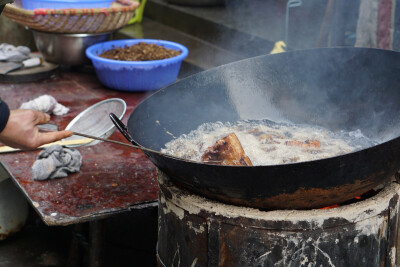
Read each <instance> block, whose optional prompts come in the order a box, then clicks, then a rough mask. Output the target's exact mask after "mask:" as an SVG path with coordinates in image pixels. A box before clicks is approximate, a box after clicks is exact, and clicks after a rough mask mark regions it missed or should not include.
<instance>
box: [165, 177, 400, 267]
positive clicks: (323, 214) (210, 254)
mask: <svg viewBox="0 0 400 267" xmlns="http://www.w3.org/2000/svg"><path fill="white" fill-rule="evenodd" d="M158 182H159V189H160V190H159V211H158V213H159V218H158V219H159V232H158V245H157V259H158V263H159V266H308V264H310V263H311V264H316V266H397V230H398V211H399V194H400V185H399V184H398V183H396V182H392V183H390V184H388V185H386V186H385V187H384V188H383V189H382V190H381V191H380V192H379V193H377V194H376V195H374V196H372V197H370V198H367V199H365V200H362V201H360V202H357V203H353V204H349V205H344V206H340V207H338V208H333V209H313V210H275V211H260V210H258V209H253V208H247V207H239V206H233V205H227V204H223V203H219V202H216V201H213V200H209V199H206V198H204V197H201V196H198V195H195V194H193V193H190V192H188V191H186V190H183V189H180V188H178V187H176V186H175V185H174V184H173V183H172V182H171V181H170V179H169V178H168V177H167V176H166V175H165V174H164V173H162V172H161V171H158Z"/></svg>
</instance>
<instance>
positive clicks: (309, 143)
mask: <svg viewBox="0 0 400 267" xmlns="http://www.w3.org/2000/svg"><path fill="white" fill-rule="evenodd" d="M285 145H287V146H298V147H303V148H320V147H321V142H320V141H318V140H306V141H304V142H301V141H297V140H293V141H286V142H285Z"/></svg>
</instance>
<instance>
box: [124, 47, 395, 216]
mask: <svg viewBox="0 0 400 267" xmlns="http://www.w3.org/2000/svg"><path fill="white" fill-rule="evenodd" d="M241 119H269V120H272V121H291V122H293V123H306V124H312V125H319V126H322V127H325V128H328V129H330V130H332V131H339V130H345V131H355V130H357V129H360V130H361V132H362V133H363V134H364V135H365V136H367V137H369V138H371V139H373V140H376V141H378V142H379V144H378V145H376V146H372V147H369V148H366V149H363V150H360V151H356V152H353V153H349V154H345V155H341V156H337V157H332V158H327V159H321V160H315V161H308V162H301V163H294V164H286V165H274V166H254V167H238V166H217V165H207V164H203V163H196V162H190V161H185V160H181V159H175V158H171V157H168V156H166V155H164V154H160V153H153V152H151V151H144V153H145V154H146V155H147V157H148V158H149V159H150V160H151V161H152V162H153V163H154V164H155V165H156V166H157V167H158V168H160V169H161V170H162V171H163V172H165V173H166V174H167V175H169V176H170V177H171V179H172V180H173V181H174V182H175V183H176V184H177V185H179V186H182V187H184V188H187V189H188V190H190V191H192V192H194V193H197V194H200V195H203V196H205V197H208V198H211V199H215V200H219V201H222V202H225V203H230V204H235V205H242V206H249V207H256V208H260V209H308V208H318V207H323V206H328V205H331V204H338V203H342V202H344V201H347V200H349V199H351V198H353V197H355V196H358V195H361V194H363V193H365V192H367V191H369V190H370V189H372V188H374V187H376V186H378V185H381V184H383V183H384V182H386V181H388V180H390V177H391V176H392V175H393V174H394V173H395V172H396V171H397V170H398V169H399V168H400V138H399V135H400V53H397V52H393V51H385V50H378V49H367V48H324V49H311V50H304V51H293V52H286V53H281V54H274V55H265V56H259V57H255V58H251V59H246V60H243V61H239V62H235V63H232V64H228V65H225V66H221V67H218V68H215V69H211V70H208V71H205V72H202V73H199V74H196V75H193V76H191V77H188V78H186V79H183V80H180V81H178V82H176V83H175V84H172V85H170V86H168V87H166V88H164V89H162V90H160V91H158V92H157V93H155V94H154V95H152V96H151V97H149V98H148V99H146V100H145V101H144V102H142V103H141V104H140V105H139V106H138V107H137V108H136V109H135V110H134V111H133V112H132V113H131V115H130V117H129V120H128V125H127V128H128V131H129V133H130V135H131V136H132V138H133V141H134V143H135V142H136V143H137V144H139V145H140V146H143V147H145V148H149V149H152V150H156V151H159V150H160V149H161V148H163V147H164V144H165V143H167V142H168V141H170V140H171V139H173V138H174V137H178V136H180V135H181V134H184V133H188V132H190V131H191V130H194V129H196V128H197V127H198V126H199V125H200V124H202V123H205V122H215V121H221V122H227V121H230V122H234V121H237V120H241Z"/></svg>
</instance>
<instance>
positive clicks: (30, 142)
mask: <svg viewBox="0 0 400 267" xmlns="http://www.w3.org/2000/svg"><path fill="white" fill-rule="evenodd" d="M49 120H50V116H49V115H48V114H46V113H43V112H40V111H35V110H29V109H16V110H11V111H10V117H9V118H8V122H7V124H6V127H5V128H4V129H3V131H2V132H1V133H0V142H2V143H4V144H5V145H8V146H11V147H14V148H20V149H24V150H28V149H34V148H37V147H39V146H41V145H44V144H48V143H51V142H55V141H58V140H61V139H63V138H67V137H70V136H71V135H72V132H71V131H58V132H46V133H42V132H39V129H38V127H36V126H37V125H38V124H44V123H47V122H49Z"/></svg>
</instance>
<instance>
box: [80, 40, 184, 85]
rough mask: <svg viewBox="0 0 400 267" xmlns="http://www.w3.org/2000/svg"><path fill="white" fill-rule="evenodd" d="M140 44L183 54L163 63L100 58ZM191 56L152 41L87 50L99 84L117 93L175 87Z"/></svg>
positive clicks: (100, 45)
mask: <svg viewBox="0 0 400 267" xmlns="http://www.w3.org/2000/svg"><path fill="white" fill-rule="evenodd" d="M139 42H145V43H152V44H157V45H161V46H163V47H165V48H169V49H175V50H180V51H181V54H180V55H178V56H176V57H172V58H167V59H162V60H151V61H121V60H112V59H106V58H102V57H99V56H98V55H99V54H101V53H102V52H104V51H107V50H110V49H115V48H117V47H121V48H124V47H125V46H132V45H134V44H137V43H139ZM187 55H188V49H187V48H186V47H185V46H183V45H181V44H178V43H174V42H170V41H163V40H153V39H128V40H116V41H108V42H103V43H97V44H95V45H92V46H90V47H88V48H87V49H86V56H87V57H88V58H89V59H91V60H92V63H93V66H94V68H95V71H96V74H97V77H98V79H99V80H100V82H101V83H102V84H103V85H105V86H107V87H109V88H111V89H115V90H121V91H130V92H134V91H150V90H157V89H160V88H163V87H165V86H167V85H169V84H171V83H173V82H174V81H175V80H176V78H177V77H178V74H179V70H180V67H181V64H182V60H183V59H184V58H186V57H187Z"/></svg>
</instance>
